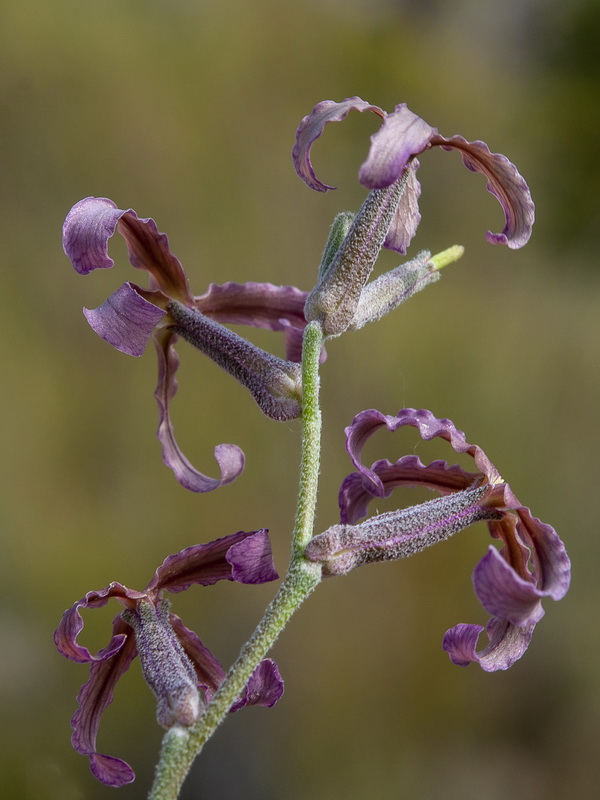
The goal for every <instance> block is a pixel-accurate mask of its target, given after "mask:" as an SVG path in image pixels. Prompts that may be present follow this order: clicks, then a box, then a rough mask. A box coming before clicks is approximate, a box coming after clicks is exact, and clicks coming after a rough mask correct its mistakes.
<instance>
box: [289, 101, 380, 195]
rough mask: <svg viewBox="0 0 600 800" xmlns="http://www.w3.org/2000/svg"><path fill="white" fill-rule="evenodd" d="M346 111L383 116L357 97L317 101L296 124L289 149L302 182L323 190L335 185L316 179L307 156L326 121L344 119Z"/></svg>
mask: <svg viewBox="0 0 600 800" xmlns="http://www.w3.org/2000/svg"><path fill="white" fill-rule="evenodd" d="M350 111H373V112H374V113H375V114H378V115H379V116H380V117H384V113H385V112H383V111H382V110H381V109H380V108H379V107H378V106H372V105H370V104H369V103H366V102H365V101H364V100H361V99H360V97H349V98H347V99H346V100H343V101H342V102H341V103H336V102H334V101H333V100H323V102H321V103H317V105H316V106H315V107H314V108H313V110H312V111H311V113H310V114H308V116H306V117H304V119H303V120H302V122H301V123H300V125H299V126H298V130H297V131H296V144H295V146H294V149H293V151H292V159H293V161H294V167H295V168H296V172H297V173H298V175H299V176H300V177H301V178H302V180H303V181H304V183H305V184H306V185H307V186H308V187H310V188H311V189H315V191H317V192H326V191H328V190H329V189H335V186H328V185H327V184H326V183H321V181H320V180H318V178H317V176H316V175H315V172H314V169H313V166H312V163H311V160H310V150H311V147H312V145H313V143H314V142H316V140H317V139H318V138H319V136H321V134H322V133H323V129H324V128H325V125H327V123H328V122H341V121H342V120H344V119H346V117H347V116H348V114H349V113H350Z"/></svg>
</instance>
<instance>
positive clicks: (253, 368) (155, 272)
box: [63, 197, 306, 492]
mask: <svg viewBox="0 0 600 800" xmlns="http://www.w3.org/2000/svg"><path fill="white" fill-rule="evenodd" d="M115 231H118V232H119V233H120V234H121V235H122V236H123V238H124V239H125V242H126V245H127V250H128V255H129V260H130V262H131V264H132V265H133V266H134V267H136V268H137V269H142V270H146V271H147V272H148V273H150V285H151V288H150V289H143V288H141V287H140V286H137V285H136V284H134V283H131V282H129V281H128V282H127V283H124V284H123V285H122V286H121V287H120V288H119V289H117V291H116V292H114V293H113V294H112V295H111V296H110V297H109V298H108V299H107V300H106V301H105V302H104V303H103V304H102V305H100V306H99V307H98V308H95V309H87V308H86V309H84V314H85V317H86V319H87V321H88V323H89V324H90V326H91V327H92V329H93V330H94V331H96V333H97V334H98V335H99V336H100V337H101V338H103V339H104V340H105V341H107V342H108V343H109V344H111V345H112V346H113V347H115V348H116V349H117V350H120V351H122V352H124V353H127V354H129V355H133V356H141V355H142V353H143V352H144V350H145V348H146V345H147V344H148V342H149V341H150V339H151V338H154V342H155V345H156V350H157V355H158V384H157V387H156V391H155V398H156V401H157V404H158V409H159V428H158V438H159V440H160V442H161V444H162V448H163V460H164V462H165V463H166V465H167V466H168V467H170V468H171V469H172V470H173V472H174V473H175V476H176V477H177V480H178V481H179V482H180V483H181V484H182V485H183V486H185V487H186V488H187V489H191V490H192V491H195V492H208V491H212V490H213V489H216V488H218V487H219V486H224V485H226V484H227V483H231V481H233V480H235V478H237V477H238V475H239V474H240V473H241V472H242V470H243V468H244V454H243V453H242V451H241V450H240V448H239V447H237V446H235V445H232V444H221V445H218V446H217V447H216V448H215V457H216V459H217V462H218V464H219V468H220V473H221V474H220V477H219V478H211V477H208V476H206V475H204V474H202V473H201V472H199V471H198V470H197V469H196V468H195V467H194V466H193V465H192V464H191V463H190V462H189V461H188V459H187V458H186V457H185V455H184V454H183V453H182V452H181V450H180V449H179V446H178V445H177V442H176V440H175V435H174V431H173V424H172V422H171V418H170V401H171V399H172V398H173V396H174V395H175V393H176V391H177V380H176V377H175V373H176V370H177V367H178V364H179V360H178V357H177V354H176V352H175V344H176V342H177V338H178V335H180V336H182V337H184V338H185V339H186V340H188V341H189V342H191V343H192V344H193V345H194V346H195V347H197V348H199V349H200V350H201V351H202V352H203V353H205V354H206V355H208V356H209V357H210V358H211V359H213V360H214V361H215V362H216V363H217V364H219V366H221V367H222V368H223V369H225V370H226V371H228V372H229V373H230V374H231V375H233V376H234V377H235V378H236V379H237V380H238V381H240V383H242V384H243V385H244V386H246V387H247V388H248V389H249V390H250V392H251V393H252V395H253V397H254V398H255V400H256V401H257V403H258V405H259V407H260V408H261V410H262V411H263V412H264V413H265V414H267V415H268V416H270V417H272V418H274V419H279V420H287V419H291V418H294V417H297V416H299V414H300V402H301V394H302V386H301V379H300V366H299V363H298V362H299V361H300V358H301V348H302V332H303V330H304V327H305V326H306V320H305V318H304V303H305V301H306V293H305V292H301V291H300V290H299V289H296V288H295V287H293V286H274V285H272V284H270V283H245V284H238V283H226V284H223V285H217V284H214V283H213V284H210V286H209V288H208V291H207V292H205V293H204V294H202V295H200V296H194V295H192V294H191V292H190V289H189V285H188V280H187V277H186V274H185V272H184V270H183V267H182V266H181V263H180V262H179V260H178V259H177V258H176V257H175V256H174V255H173V254H172V253H171V251H170V249H169V243H168V239H167V237H166V235H165V234H162V233H159V231H158V229H157V227H156V224H155V222H154V220H152V219H140V218H139V217H138V216H137V214H136V213H135V211H133V210H132V209H128V210H122V209H119V208H117V207H116V206H115V204H114V203H113V202H112V200H109V199H107V198H102V197H87V198H85V199H84V200H81V201H80V202H79V203H77V204H76V205H75V206H73V208H72V209H71V211H70V212H69V214H68V215H67V218H66V220H65V223H64V226H63V247H64V250H65V253H66V254H67V256H68V257H69V258H70V260H71V262H72V264H73V267H74V268H75V270H76V271H77V272H79V273H80V274H82V275H86V274H87V273H88V272H91V271H93V270H95V269H106V268H109V267H112V266H113V265H114V261H113V260H112V259H111V258H110V257H109V255H108V240H109V238H110V237H111V236H112V235H113V234H114V233H115ZM223 323H232V324H245V325H250V326H252V327H259V328H267V329H269V330H273V331H280V332H282V333H283V334H284V336H285V345H286V356H287V360H283V359H280V358H277V357H275V356H273V355H271V354H270V353H267V352H266V351H265V350H262V349H261V348H259V347H256V346H255V345H253V344H251V343H250V342H248V341H247V340H246V339H244V338H243V337H242V336H239V335H238V334H237V333H234V332H233V331H231V330H229V329H228V328H226V327H225V325H224V324H223Z"/></svg>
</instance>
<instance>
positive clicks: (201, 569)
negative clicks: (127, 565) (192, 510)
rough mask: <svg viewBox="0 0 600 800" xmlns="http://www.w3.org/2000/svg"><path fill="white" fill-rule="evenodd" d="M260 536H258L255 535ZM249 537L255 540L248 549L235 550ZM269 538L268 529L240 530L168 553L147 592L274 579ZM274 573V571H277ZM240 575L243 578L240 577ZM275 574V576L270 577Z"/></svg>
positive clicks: (153, 592)
mask: <svg viewBox="0 0 600 800" xmlns="http://www.w3.org/2000/svg"><path fill="white" fill-rule="evenodd" d="M254 537H256V538H254ZM247 539H252V540H253V542H252V543H251V544H250V545H249V546H248V547H247V549H246V550H244V549H240V550H239V552H236V551H235V549H234V548H235V547H239V545H240V544H241V543H243V542H244V541H245V540H247ZM270 558H271V548H270V543H269V537H268V534H267V531H266V530H265V529H261V530H260V531H238V532H237V533H232V534H230V535H229V536H224V537H222V538H221V539H215V540H214V541H213V542H208V543H207V544H196V545H192V547H186V548H185V550H181V551H180V552H179V553H175V555H172V556H168V557H167V558H166V559H165V560H164V561H163V563H162V564H161V566H160V567H159V568H158V569H157V570H156V572H155V573H154V577H153V578H152V580H151V581H150V583H149V584H148V586H147V587H146V594H157V593H158V592H160V591H162V590H163V589H166V590H167V591H169V592H173V593H177V592H183V591H184V590H185V589H188V588H189V587H190V586H192V585H193V584H196V583H198V584H200V585H202V586H212V584H213V583H216V582H217V581H222V580H227V581H239V582H241V583H261V582H264V580H274V579H275V578H276V577H277V573H274V570H273V566H272V561H270ZM273 573H274V574H273ZM237 575H239V577H237ZM259 575H261V576H264V579H263V581H260V580H243V578H250V577H252V576H255V577H258V576H259ZM269 575H273V577H268V576H269Z"/></svg>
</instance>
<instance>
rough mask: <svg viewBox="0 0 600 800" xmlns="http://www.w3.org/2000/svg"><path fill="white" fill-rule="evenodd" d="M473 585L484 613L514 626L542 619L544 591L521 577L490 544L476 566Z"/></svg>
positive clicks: (522, 625)
mask: <svg viewBox="0 0 600 800" xmlns="http://www.w3.org/2000/svg"><path fill="white" fill-rule="evenodd" d="M473 586H474V587H475V594H476V595H477V597H478V598H479V601H480V603H481V605H482V606H483V607H484V608H485V610H486V611H488V612H489V613H490V614H492V615H493V616H495V617H500V618H501V619H506V620H508V621H509V622H512V623H513V625H517V626H520V627H524V626H526V625H529V624H534V625H535V623H536V622H539V621H540V619H541V618H542V617H543V616H544V610H543V608H542V604H541V602H540V600H541V598H542V597H543V596H544V592H540V591H539V590H538V589H537V588H536V586H535V585H534V584H533V583H532V582H531V581H527V580H524V579H523V578H521V577H520V576H519V575H518V574H517V572H516V571H515V570H514V569H513V568H512V567H511V566H510V564H508V562H507V561H505V559H504V558H502V556H501V555H500V553H499V552H498V551H497V550H496V548H495V547H492V546H491V545H490V548H489V550H488V552H487V553H486V555H485V556H484V557H483V558H482V559H481V561H480V562H479V564H477V566H476V567H475V570H474V572H473Z"/></svg>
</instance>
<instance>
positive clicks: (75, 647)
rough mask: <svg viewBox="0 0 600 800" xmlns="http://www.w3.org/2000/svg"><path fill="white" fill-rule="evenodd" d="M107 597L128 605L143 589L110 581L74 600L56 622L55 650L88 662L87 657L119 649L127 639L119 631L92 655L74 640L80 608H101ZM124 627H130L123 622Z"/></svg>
mask: <svg viewBox="0 0 600 800" xmlns="http://www.w3.org/2000/svg"><path fill="white" fill-rule="evenodd" d="M111 597H114V598H117V599H119V600H121V602H123V604H124V605H129V606H131V605H132V603H129V602H128V601H134V602H135V601H136V600H138V599H139V598H141V597H144V593H143V592H136V591H134V590H133V589H128V588H127V587H126V586H123V585H122V584H121V583H111V584H110V586H107V587H106V588H104V589H100V590H99V591H95V592H88V593H87V594H86V596H85V597H83V598H82V599H81V600H78V601H77V602H76V603H74V604H73V605H72V606H71V608H68V609H67V610H66V611H65V613H64V614H63V616H62V619H61V621H60V624H59V626H58V628H57V629H56V631H55V633H54V643H55V645H56V647H57V648H58V650H59V652H60V653H61V654H62V655H63V656H65V657H66V658H70V659H71V661H77V662H79V663H84V664H85V663H88V662H90V661H105V660H106V659H108V658H110V657H111V656H113V655H114V654H115V653H117V652H118V651H119V650H121V649H122V648H123V646H124V644H125V641H126V639H127V635H128V634H127V633H125V632H120V633H118V634H117V635H116V636H113V638H112V639H111V640H110V642H109V644H108V645H107V646H106V647H105V648H104V649H102V650H100V651H99V652H98V653H96V655H93V654H92V653H90V651H89V650H88V649H87V647H82V646H81V645H80V644H78V643H77V637H78V636H79V634H80V633H81V631H82V630H83V618H82V616H81V614H80V611H79V609H80V608H101V607H102V606H105V605H106V604H107V603H108V601H109V600H110V598H111ZM126 630H127V631H128V632H129V633H130V632H131V629H130V628H129V626H127V628H126Z"/></svg>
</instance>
